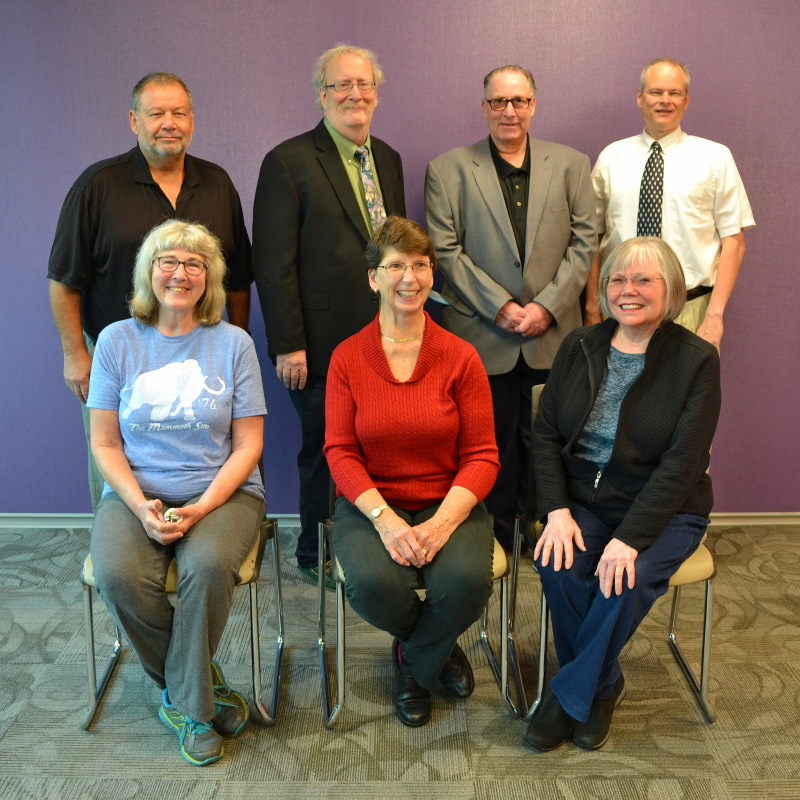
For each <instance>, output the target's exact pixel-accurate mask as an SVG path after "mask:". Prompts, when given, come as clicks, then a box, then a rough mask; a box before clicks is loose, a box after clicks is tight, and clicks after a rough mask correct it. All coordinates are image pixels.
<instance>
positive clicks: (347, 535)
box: [333, 497, 494, 688]
mask: <svg viewBox="0 0 800 800" xmlns="http://www.w3.org/2000/svg"><path fill="white" fill-rule="evenodd" d="M438 507H439V506H438V504H437V505H434V506H429V507H428V508H423V509H421V510H419V511H403V510H402V509H400V508H396V507H393V508H394V511H396V512H397V514H398V515H399V516H401V517H402V518H403V519H404V520H406V522H408V524H409V525H419V524H420V523H421V522H424V521H425V520H428V519H430V518H431V517H432V516H433V515H434V514H435V513H436V510H437V509H438ZM333 543H334V547H335V549H336V558H337V559H338V560H339V563H340V564H341V565H342V569H343V570H344V574H345V578H346V582H345V591H346V593H347V599H348V601H349V603H350V606H351V607H352V608H353V610H354V611H355V612H356V613H357V614H358V615H359V616H360V617H361V618H362V619H364V620H366V621H367V622H369V623H370V625H374V626H375V627H376V628H380V629H381V630H384V631H388V632H389V633H390V634H391V635H392V636H394V637H395V638H396V639H400V640H401V641H402V642H403V660H404V661H407V662H408V663H409V665H410V666H411V671H412V673H413V675H414V678H415V679H416V681H417V683H419V684H420V685H422V686H425V687H427V688H431V687H432V686H433V685H434V683H436V679H437V678H438V677H439V673H440V672H441V670H442V667H443V666H444V662H445V661H446V660H447V657H448V656H449V655H450V651H451V650H452V649H453V645H454V644H455V643H456V640H457V639H458V637H459V636H460V635H461V634H462V633H463V632H464V631H465V630H466V629H467V628H468V627H469V626H470V625H472V623H473V622H475V620H476V619H478V617H480V615H481V614H482V613H483V609H484V607H485V606H486V603H487V602H488V600H489V595H490V594H491V591H492V555H493V553H494V537H493V535H492V525H491V522H490V519H489V515H488V513H487V511H486V506H484V504H483V503H478V505H476V506H475V507H474V508H473V509H472V511H471V512H470V515H469V516H468V517H467V518H466V519H465V520H464V521H463V522H462V523H461V524H460V525H459V526H458V528H456V530H455V531H454V532H453V535H452V536H451V537H450V538H449V539H448V541H447V543H446V544H445V545H444V547H443V548H442V549H441V550H440V551H439V552H438V553H437V554H436V556H435V557H434V559H433V561H431V562H430V564H426V565H425V566H424V567H422V568H421V569H418V568H417V567H403V566H401V565H400V564H398V563H397V562H395V561H392V558H391V556H390V555H389V553H388V551H387V550H386V548H385V547H384V545H383V542H382V541H381V537H380V536H379V535H378V532H377V531H376V530H375V527H374V526H373V524H372V521H371V520H368V519H367V518H366V517H365V516H364V515H363V514H362V513H361V512H360V511H359V510H358V509H357V508H355V507H354V506H353V505H352V504H351V503H350V502H349V501H348V500H347V498H345V497H340V498H338V499H337V500H336V513H335V514H334V517H333ZM419 571H421V572H422V574H423V577H424V581H425V586H426V589H427V591H426V595H425V600H424V601H423V600H420V599H419V596H418V595H417V593H416V591H415V590H416V588H417V585H418V584H417V573H418V572H419Z"/></svg>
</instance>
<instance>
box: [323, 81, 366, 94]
mask: <svg viewBox="0 0 800 800" xmlns="http://www.w3.org/2000/svg"><path fill="white" fill-rule="evenodd" d="M354 86H357V87H358V91H359V92H361V94H369V93H370V92H374V91H375V81H336V83H327V84H325V88H326V89H333V91H334V92H349V91H350V90H351V89H352V88H353V87H354Z"/></svg>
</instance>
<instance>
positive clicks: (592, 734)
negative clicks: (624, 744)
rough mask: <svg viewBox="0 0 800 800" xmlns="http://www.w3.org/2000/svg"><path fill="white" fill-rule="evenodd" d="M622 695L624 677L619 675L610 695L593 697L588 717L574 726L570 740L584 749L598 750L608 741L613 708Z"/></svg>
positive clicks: (623, 691) (621, 698) (620, 700)
mask: <svg viewBox="0 0 800 800" xmlns="http://www.w3.org/2000/svg"><path fill="white" fill-rule="evenodd" d="M624 697H625V677H624V676H623V675H620V676H619V679H618V680H617V685H616V686H615V687H614V694H612V695H611V697H595V699H594V702H593V703H592V710H591V711H590V712H589V719H587V720H586V722H579V723H578V724H577V725H576V726H575V731H574V732H573V734H572V741H573V742H575V744H576V745H578V747H582V748H583V749H584V750H599V749H600V748H601V747H602V746H603V745H604V744H605V743H606V742H607V741H608V735H609V733H610V732H611V718H612V717H613V716H614V709H615V708H616V707H617V706H618V705H619V704H620V703H621V702H622V700H623V698H624Z"/></svg>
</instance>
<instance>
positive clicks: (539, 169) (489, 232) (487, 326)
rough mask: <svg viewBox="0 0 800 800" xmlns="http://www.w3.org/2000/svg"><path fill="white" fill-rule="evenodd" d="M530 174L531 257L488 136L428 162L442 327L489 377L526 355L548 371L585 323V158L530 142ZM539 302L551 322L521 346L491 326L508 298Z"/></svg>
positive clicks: (591, 238)
mask: <svg viewBox="0 0 800 800" xmlns="http://www.w3.org/2000/svg"><path fill="white" fill-rule="evenodd" d="M529 146H530V152H531V177H530V190H529V196H528V222H527V231H526V237H525V252H524V253H519V252H518V251H517V244H516V240H515V238H514V230H513V228H512V226H511V220H510V219H509V218H508V211H507V210H506V205H505V201H504V199H503V193H502V190H501V189H500V181H499V179H498V177H497V170H496V169H495V166H494V161H493V160H492V154H491V150H490V149H489V139H488V137H487V138H486V139H482V140H481V141H480V142H477V143H476V144H474V145H471V146H469V147H459V148H456V149H455V150H451V151H450V152H448V153H445V154H444V155H442V156H439V158H436V159H434V160H433V161H431V163H430V164H428V171H427V175H426V179H425V209H426V212H427V217H428V233H429V235H430V237H431V240H432V241H433V244H434V246H435V248H436V255H437V258H438V260H439V269H440V270H441V272H442V273H443V274H444V277H445V284H444V286H443V288H442V296H443V297H444V298H445V299H446V300H448V301H449V302H450V303H451V306H449V307H448V308H446V309H445V310H444V311H443V312H442V324H443V325H444V327H445V328H447V329H448V330H450V331H452V332H453V333H455V334H456V335H457V336H460V337H461V338H462V339H466V340H467V341H468V342H470V344H472V345H474V346H475V349H476V350H477V351H478V353H479V354H480V357H481V359H482V360H483V363H484V366H485V367H486V371H487V372H488V373H489V374H490V375H502V374H504V373H506V372H509V371H510V370H512V369H513V368H514V366H515V365H516V363H517V361H518V359H519V354H520V352H522V354H523V356H524V357H525V362H526V363H527V364H528V366H530V367H533V368H534V369H548V368H549V367H550V365H551V364H552V363H553V358H554V357H555V354H556V351H557V350H558V346H559V344H560V343H561V341H562V339H563V338H564V337H565V336H566V335H567V334H568V333H569V332H570V331H571V330H572V329H573V328H575V327H577V326H578V325H580V324H581V321H582V320H581V312H580V307H579V305H578V298H579V296H580V293H581V290H582V289H583V287H584V285H585V284H586V278H587V275H588V274H589V267H590V266H591V263H592V258H593V257H594V252H595V249H596V247H597V224H596V213H595V198H594V191H593V189H592V181H591V172H590V170H589V159H588V158H587V157H586V156H585V155H584V154H583V153H579V152H578V151H577V150H573V149H572V148H571V147H566V146H565V145H561V144H554V143H552V142H543V141H540V140H539V139H530V141H529ZM508 300H515V301H516V302H518V303H519V304H520V305H523V306H524V305H525V304H526V303H529V302H530V301H532V300H535V301H536V302H537V303H541V305H543V306H544V307H545V308H546V309H547V310H548V311H550V313H551V314H552V315H553V317H554V323H553V324H552V325H551V326H550V327H549V328H548V329H547V330H546V331H545V332H544V333H543V334H542V335H541V336H532V337H530V338H528V339H524V338H523V337H522V336H520V335H518V334H513V333H507V332H506V331H504V330H502V329H501V328H499V327H498V326H497V325H495V323H494V321H495V318H496V317H497V312H498V311H499V310H500V308H501V307H502V306H503V305H504V304H505V303H506V302H507V301H508Z"/></svg>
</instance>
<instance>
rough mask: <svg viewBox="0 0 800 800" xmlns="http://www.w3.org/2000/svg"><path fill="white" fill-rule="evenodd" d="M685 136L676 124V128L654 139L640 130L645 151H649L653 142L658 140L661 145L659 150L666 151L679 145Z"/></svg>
mask: <svg viewBox="0 0 800 800" xmlns="http://www.w3.org/2000/svg"><path fill="white" fill-rule="evenodd" d="M685 138H686V134H685V133H684V132H683V131H682V130H681V126H680V125H678V127H677V129H676V130H674V131H672V133H668V134H667V135H666V136H663V137H662V138H661V139H654V138H653V137H652V136H651V135H650V134H649V133H648V132H647V131H642V146H643V147H644V149H645V152H649V150H650V147H651V146H652V144H653V142H656V141H657V142H658V143H659V144H660V145H661V150H662V151H663V152H665V153H668V152H669V151H670V150H672V149H673V148H675V147H676V146H677V145H679V144H680V143H681V142H682V141H683V140H684V139H685Z"/></svg>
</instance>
